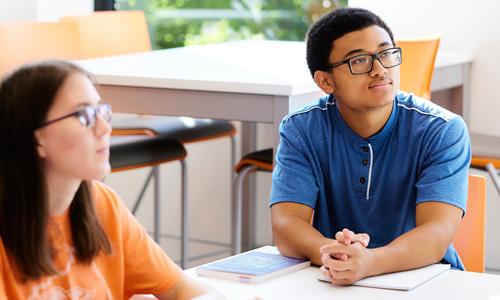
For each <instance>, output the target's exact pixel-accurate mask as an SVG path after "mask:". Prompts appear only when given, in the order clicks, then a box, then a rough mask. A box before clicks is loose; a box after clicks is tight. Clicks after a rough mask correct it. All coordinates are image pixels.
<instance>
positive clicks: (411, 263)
mask: <svg viewBox="0 0 500 300" xmlns="http://www.w3.org/2000/svg"><path fill="white" fill-rule="evenodd" d="M449 244H450V241H449V239H448V238H447V232H446V230H443V229H441V228H440V226H439V224H436V223H428V224H423V225H420V226H417V227H416V228H414V229H413V230H411V231H408V232H407V233H405V234H403V235H401V236H400V237H398V238H396V239H395V240H394V241H392V242H391V243H390V244H388V245H387V246H384V247H380V248H376V249H372V251H373V252H374V254H375V260H376V261H375V268H374V269H373V270H372V272H371V274H370V275H372V276H373V275H378V274H384V273H390V272H397V271H403V270H409V269H415V268H420V267H423V266H426V265H429V264H433V263H437V262H439V261H440V260H441V259H442V258H443V256H444V253H445V251H446V249H447V248H448V245H449Z"/></svg>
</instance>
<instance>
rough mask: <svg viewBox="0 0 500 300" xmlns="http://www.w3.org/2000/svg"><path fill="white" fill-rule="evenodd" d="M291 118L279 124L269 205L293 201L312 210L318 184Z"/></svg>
mask: <svg viewBox="0 0 500 300" xmlns="http://www.w3.org/2000/svg"><path fill="white" fill-rule="evenodd" d="M296 125H297V124H295V123H294V119H292V118H289V119H285V120H284V121H283V122H282V123H281V125H280V144H279V146H278V151H277V154H276V166H275V167H274V170H273V175H272V176H273V179H272V187H271V197H270V199H271V200H270V205H271V206H272V205H274V204H276V203H279V202H296V203H300V204H304V205H307V206H309V207H311V208H314V206H315V203H316V200H317V197H318V190H319V189H318V184H317V180H316V178H315V176H314V170H313V167H312V165H311V153H310V152H308V151H312V150H310V149H311V148H312V147H308V146H307V144H306V142H305V139H304V138H303V137H302V135H303V134H305V133H304V132H301V131H300V130H299V129H298V128H297V126H296Z"/></svg>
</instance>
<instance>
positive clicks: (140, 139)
mask: <svg viewBox="0 0 500 300" xmlns="http://www.w3.org/2000/svg"><path fill="white" fill-rule="evenodd" d="M185 157H186V150H185V149H184V147H183V146H182V144H181V143H179V142H178V141H176V140H172V139H168V138H164V137H148V136H111V146H110V157H109V161H110V164H111V171H112V172H113V173H114V172H120V171H125V170H132V169H138V168H144V167H151V172H150V173H149V175H148V176H147V178H146V182H145V183H144V186H143V187H142V190H141V192H140V193H139V196H138V198H137V200H136V202H135V204H134V206H133V208H132V213H133V214H135V213H136V212H137V209H138V208H139V205H140V204H141V201H142V199H143V196H144V193H145V191H146V188H147V187H148V186H149V183H150V181H151V179H152V178H154V204H153V224H154V226H153V238H154V240H155V241H156V242H157V243H159V242H160V236H161V232H160V230H161V229H160V228H161V226H160V220H161V216H160V212H161V209H160V203H161V202H160V169H159V167H160V165H161V164H164V163H167V162H172V161H179V163H180V165H181V263H180V265H181V267H182V268H185V267H186V266H187V260H188V239H189V236H188V234H189V231H188V220H189V219H188V197H187V189H186V164H185V162H184V159H185Z"/></svg>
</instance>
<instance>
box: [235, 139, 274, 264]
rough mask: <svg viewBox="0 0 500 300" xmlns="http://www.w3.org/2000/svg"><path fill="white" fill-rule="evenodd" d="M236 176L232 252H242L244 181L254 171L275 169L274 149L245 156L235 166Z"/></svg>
mask: <svg viewBox="0 0 500 300" xmlns="http://www.w3.org/2000/svg"><path fill="white" fill-rule="evenodd" d="M234 171H235V172H236V178H235V180H234V188H233V190H234V196H233V197H234V199H233V206H234V207H233V210H232V217H231V222H232V227H231V229H232V246H233V248H232V254H233V255H235V254H238V253H240V252H241V236H242V227H243V226H242V214H243V182H244V180H245V178H246V177H247V176H248V175H250V174H251V173H253V172H256V171H264V172H272V171H273V149H272V148H269V149H264V150H259V151H254V152H251V153H248V154H247V155H245V156H243V157H242V158H241V160H240V161H239V162H238V164H237V165H236V166H235V167H234Z"/></svg>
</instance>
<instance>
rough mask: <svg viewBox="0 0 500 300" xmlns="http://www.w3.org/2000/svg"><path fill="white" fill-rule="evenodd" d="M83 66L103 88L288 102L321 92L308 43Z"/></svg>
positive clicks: (195, 50) (257, 44) (239, 46)
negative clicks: (309, 64)
mask: <svg viewBox="0 0 500 300" xmlns="http://www.w3.org/2000/svg"><path fill="white" fill-rule="evenodd" d="M298 58H299V60H298ZM77 63H78V64H79V65H81V66H82V67H84V68H85V69H87V70H89V71H90V72H91V73H93V74H95V75H96V78H97V81H98V83H100V84H111V85H124V86H140V87H152V88H155V87H156V88H175V89H185V90H198V91H200V90H201V91H217V92H236V93H250V94H255V93H256V94H270V95H286V96H292V95H300V94H304V93H309V92H315V91H318V87H317V86H316V84H315V83H314V81H313V79H312V77H311V75H310V73H309V69H308V68H307V64H306V59H305V44H304V43H302V42H283V41H259V40H250V41H240V42H229V43H221V44H210V45H203V46H190V47H183V48H175V49H167V50H159V51H151V52H145V53H138V54H129V55H121V56H114V57H105V58H97V59H89V60H82V61H79V62H77Z"/></svg>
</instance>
